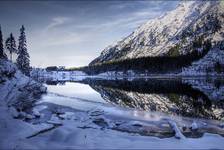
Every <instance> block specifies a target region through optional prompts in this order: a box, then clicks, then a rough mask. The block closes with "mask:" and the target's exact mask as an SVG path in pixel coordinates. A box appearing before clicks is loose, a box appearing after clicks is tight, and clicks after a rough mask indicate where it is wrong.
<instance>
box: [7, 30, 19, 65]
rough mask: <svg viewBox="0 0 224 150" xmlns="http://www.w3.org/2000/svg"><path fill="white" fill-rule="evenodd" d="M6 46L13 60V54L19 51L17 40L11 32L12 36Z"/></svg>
mask: <svg viewBox="0 0 224 150" xmlns="http://www.w3.org/2000/svg"><path fill="white" fill-rule="evenodd" d="M5 47H6V49H7V50H8V51H9V53H10V60H11V61H12V54H13V53H17V49H16V41H15V38H14V37H13V35H12V33H11V34H10V37H9V38H7V39H6V41H5Z"/></svg>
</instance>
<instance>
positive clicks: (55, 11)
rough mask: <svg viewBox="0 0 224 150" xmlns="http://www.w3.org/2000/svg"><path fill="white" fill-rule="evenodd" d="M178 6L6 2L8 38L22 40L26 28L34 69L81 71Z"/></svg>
mask: <svg viewBox="0 0 224 150" xmlns="http://www.w3.org/2000/svg"><path fill="white" fill-rule="evenodd" d="M177 4H178V1H165V0H163V1H152V0H142V1H141V0H123V1H122V0H47V1H44V0H20V1H19V0H17V1H13V0H1V1H0V24H1V28H2V32H3V38H4V39H6V38H7V37H8V36H9V34H10V33H11V32H12V33H13V35H14V36H15V38H16V39H18V36H19V29H20V27H21V25H24V26H25V28H26V31H25V32H26V36H27V47H28V52H29V54H30V59H31V65H32V66H34V67H46V66H66V67H79V66H85V65H88V64H89V63H90V62H91V61H92V60H93V59H94V58H96V57H97V56H99V55H100V52H101V51H102V50H103V49H104V48H105V47H107V46H109V45H110V44H112V43H114V42H116V41H119V40H121V39H122V38H124V37H126V36H128V35H129V34H131V33H132V32H133V31H134V30H135V29H136V28H137V27H138V26H140V25H142V24H143V23H145V22H146V21H148V20H150V19H153V18H156V17H159V16H161V15H163V14H164V13H165V12H167V11H170V10H172V9H174V8H175V7H176V5H177ZM17 44H18V42H17Z"/></svg>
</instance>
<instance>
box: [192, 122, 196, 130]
mask: <svg viewBox="0 0 224 150" xmlns="http://www.w3.org/2000/svg"><path fill="white" fill-rule="evenodd" d="M191 129H192V130H197V129H198V124H197V123H196V122H193V123H192V124H191Z"/></svg>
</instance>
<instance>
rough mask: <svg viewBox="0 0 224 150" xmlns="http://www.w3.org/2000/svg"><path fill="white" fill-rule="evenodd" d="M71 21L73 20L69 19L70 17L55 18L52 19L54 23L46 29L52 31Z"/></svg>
mask: <svg viewBox="0 0 224 150" xmlns="http://www.w3.org/2000/svg"><path fill="white" fill-rule="evenodd" d="M70 20H71V18H69V17H55V18H52V22H51V23H50V24H49V25H48V26H47V27H46V29H47V30H50V29H52V28H55V27H57V26H60V25H63V24H65V23H68V22H69V21H70Z"/></svg>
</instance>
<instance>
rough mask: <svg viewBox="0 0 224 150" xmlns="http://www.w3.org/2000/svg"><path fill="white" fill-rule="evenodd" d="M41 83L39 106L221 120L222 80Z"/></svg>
mask: <svg viewBox="0 0 224 150" xmlns="http://www.w3.org/2000/svg"><path fill="white" fill-rule="evenodd" d="M44 82H45V83H46V85H47V87H48V94H47V95H44V96H43V97H42V102H48V103H54V104H57V105H63V106H67V107H73V108H75V109H80V110H91V109H94V108H97V107H100V106H102V105H104V106H105V105H106V106H111V107H109V108H115V109H116V108H122V109H127V110H129V109H131V110H137V111H143V112H158V113H164V114H168V115H175V116H183V117H192V118H202V119H213V120H222V119H223V117H224V81H223V79H208V78H200V79H192V78H188V79H150V78H147V79H131V80H128V79H124V80H103V79H88V78H86V79H84V80H82V81H68V82H66V81H63V82H60V81H57V80H49V79H48V80H45V81H44ZM109 108H108V109H109ZM114 112H116V110H114V111H113V113H114Z"/></svg>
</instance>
